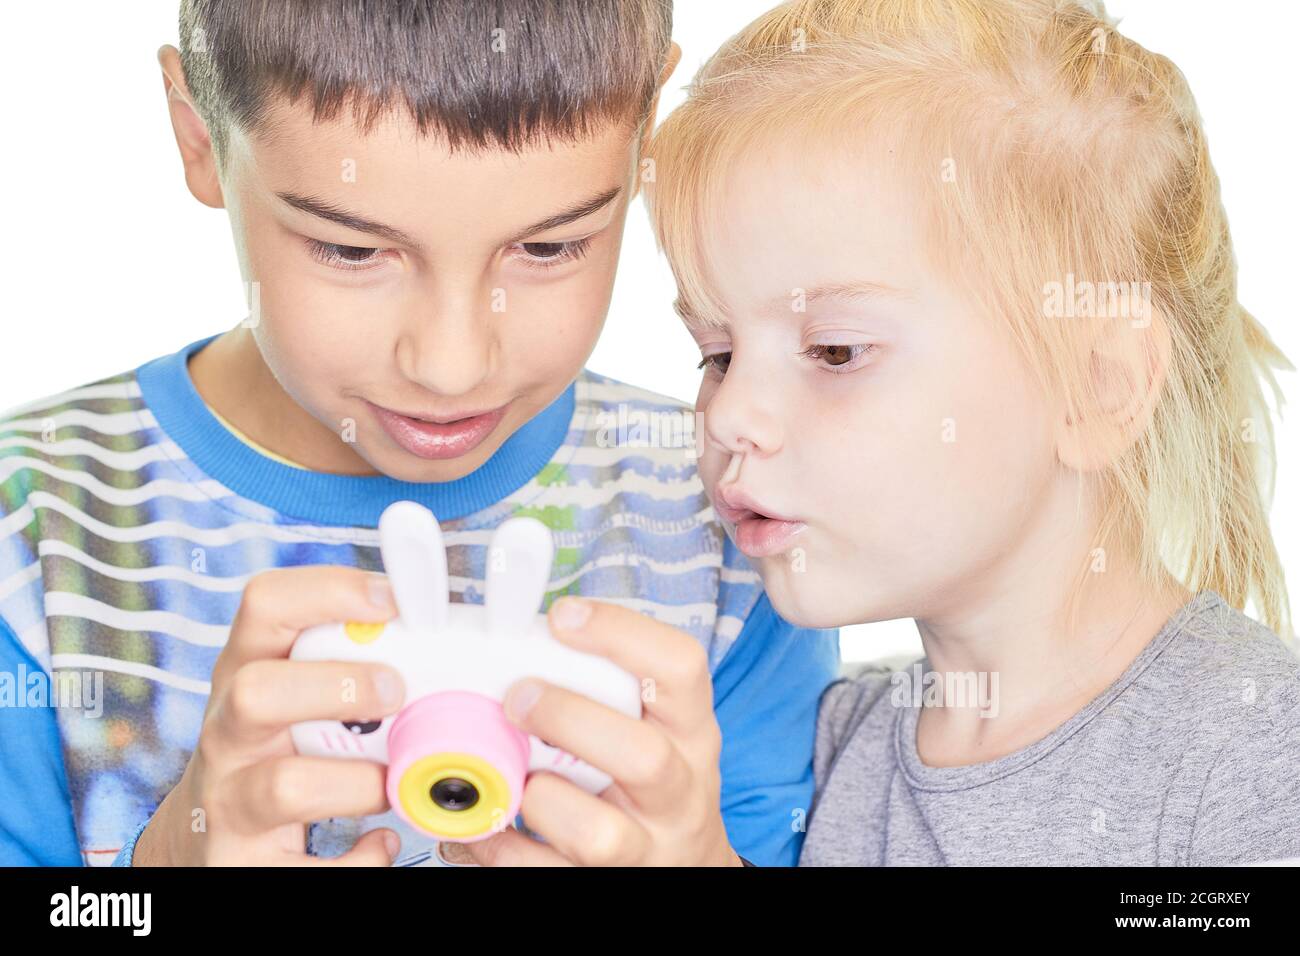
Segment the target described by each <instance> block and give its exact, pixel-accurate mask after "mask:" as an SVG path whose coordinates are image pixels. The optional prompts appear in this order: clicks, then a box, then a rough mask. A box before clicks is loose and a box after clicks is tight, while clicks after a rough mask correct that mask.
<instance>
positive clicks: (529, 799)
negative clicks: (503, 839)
mask: <svg viewBox="0 0 1300 956" xmlns="http://www.w3.org/2000/svg"><path fill="white" fill-rule="evenodd" d="M519 809H520V812H521V813H523V815H524V819H525V820H526V821H528V828H529V829H530V830H532V831H533V832H535V833H537V834H538V835H539V836H541V837H542V838H543V839H544V840H546V842H547V844H548V845H549V846H550V847H553V848H554V849H555V851H558V852H559V853H560V854H561V855H562V856H564V857H565V858H566V859H569V860H573V861H574V862H575V863H578V864H579V865H581V866H626V865H628V864H629V862H631V861H636V860H641V859H643V858H644V855H645V853H646V851H647V850H648V848H649V846H650V834H648V833H647V832H646V831H645V829H644V828H643V827H642V826H641V824H640V823H638V822H637V821H636V820H635V819H634V818H633V817H631V816H630V815H628V814H627V813H625V812H624V811H623V810H620V809H619V808H618V807H616V806H614V805H613V804H610V803H608V802H606V801H605V800H602V799H600V797H597V796H593V795H592V794H590V793H588V792H587V791H585V790H583V789H582V788H581V787H579V786H577V785H576V784H574V783H571V782H570V781H568V780H565V779H564V778H562V777H559V776H557V775H555V774H552V773H539V774H535V775H534V776H532V777H530V778H529V780H528V785H527V787H525V788H524V799H523V802H522V804H521V805H520V808H519ZM530 842H532V841H530Z"/></svg>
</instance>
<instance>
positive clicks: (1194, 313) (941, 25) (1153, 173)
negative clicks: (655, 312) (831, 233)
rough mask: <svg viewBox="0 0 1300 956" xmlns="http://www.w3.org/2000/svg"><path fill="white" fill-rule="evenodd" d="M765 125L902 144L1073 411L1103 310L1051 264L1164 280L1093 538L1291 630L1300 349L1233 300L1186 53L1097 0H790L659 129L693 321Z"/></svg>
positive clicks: (931, 201) (662, 239)
mask: <svg viewBox="0 0 1300 956" xmlns="http://www.w3.org/2000/svg"><path fill="white" fill-rule="evenodd" d="M868 129H870V136H868V134H867V130H868ZM795 136H799V137H801V138H800V139H797V140H793V139H792V137H795ZM764 137H768V139H767V140H766V142H768V143H770V142H771V141H772V138H776V137H781V138H784V139H785V140H786V141H792V142H795V143H796V144H798V146H799V148H820V149H826V148H827V147H829V150H830V152H832V153H835V154H840V155H843V154H846V153H849V151H850V150H857V151H858V152H857V153H856V155H857V156H858V157H861V159H860V162H861V163H862V165H863V166H864V167H865V166H866V163H867V161H866V159H865V157H866V154H867V153H868V152H870V153H871V162H880V163H882V164H885V165H887V166H888V168H889V170H890V171H891V172H892V173H893V174H894V175H895V176H897V177H898V178H899V180H900V182H901V184H902V185H904V186H905V187H907V188H910V190H911V192H912V195H913V196H914V197H916V198H917V199H918V200H919V201H920V204H921V205H920V209H919V215H920V217H921V221H922V222H923V223H924V224H925V225H926V226H927V229H926V242H927V246H926V252H927V253H928V254H929V255H930V256H931V258H932V260H933V261H934V262H935V263H936V264H938V265H940V266H942V267H943V268H945V269H946V270H947V272H948V274H949V275H950V276H952V277H954V278H955V279H957V280H958V281H959V282H960V284H961V286H962V288H963V291H964V292H967V293H969V294H970V295H972V296H974V297H975V300H976V304H977V306H978V307H979V308H980V309H981V311H982V312H984V313H986V314H988V315H996V316H999V317H1003V318H1004V319H1005V321H1006V323H1007V325H1008V328H1009V332H1010V334H1011V335H1012V336H1013V337H1014V340H1015V341H1016V343H1017V344H1018V345H1019V346H1020V348H1021V350H1022V352H1023V354H1024V355H1025V356H1026V358H1027V360H1028V365H1029V366H1030V368H1031V369H1032V370H1033V373H1034V374H1035V375H1036V376H1037V378H1038V380H1039V382H1040V384H1041V385H1042V386H1043V387H1044V388H1045V389H1048V390H1049V392H1050V394H1054V395H1058V396H1061V397H1062V398H1063V399H1064V401H1065V402H1066V407H1067V409H1068V410H1070V414H1071V415H1072V416H1073V415H1075V414H1078V413H1082V415H1083V417H1084V418H1085V419H1086V417H1087V413H1086V411H1083V410H1086V409H1088V408H1095V407H1097V406H1096V404H1095V403H1096V402H1097V401H1098V400H1099V396H1098V395H1097V393H1096V388H1097V387H1098V386H1097V385H1096V383H1095V379H1096V375H1095V374H1092V373H1091V372H1090V371H1089V368H1088V363H1087V362H1086V361H1080V356H1087V355H1088V354H1089V349H1090V346H1089V343H1090V342H1091V340H1092V339H1091V334H1092V333H1090V332H1089V326H1088V324H1087V323H1083V322H1075V321H1069V320H1062V319H1056V320H1053V321H1045V320H1044V315H1045V314H1046V313H1045V309H1044V305H1045V296H1046V295H1047V290H1048V286H1047V283H1048V282H1049V281H1052V280H1055V281H1058V282H1067V281H1070V282H1073V281H1075V279H1074V277H1077V278H1078V279H1086V280H1090V281H1092V282H1093V284H1094V285H1095V286H1099V287H1100V288H1101V290H1102V292H1101V295H1100V299H1099V300H1098V302H1097V303H1095V304H1094V307H1096V306H1097V305H1100V304H1101V303H1103V302H1108V303H1109V304H1110V306H1109V307H1112V308H1113V307H1114V306H1115V305H1116V304H1117V303H1119V302H1121V301H1126V300H1123V297H1122V296H1120V295H1116V294H1115V293H1116V290H1118V291H1120V292H1122V291H1124V290H1128V291H1133V290H1139V289H1141V290H1148V291H1147V292H1146V293H1144V295H1149V301H1150V304H1151V305H1152V306H1154V308H1155V309H1156V310H1158V312H1159V313H1160V314H1161V315H1163V317H1164V319H1165V324H1166V325H1167V326H1168V330H1169V334H1170V339H1171V341H1170V355H1169V361H1168V367H1167V369H1166V372H1165V379H1164V384H1163V391H1162V394H1161V395H1160V397H1159V400H1158V402H1157V404H1156V406H1155V408H1154V410H1153V412H1152V415H1151V420H1150V422H1149V424H1148V426H1147V427H1146V428H1145V430H1144V432H1143V433H1142V434H1141V435H1140V436H1139V437H1137V439H1136V441H1135V442H1134V444H1132V445H1131V446H1130V447H1129V448H1128V449H1127V451H1125V452H1124V453H1123V454H1122V455H1120V456H1119V457H1118V458H1117V459H1115V460H1113V461H1112V462H1111V463H1110V464H1109V466H1108V467H1107V468H1106V469H1105V471H1104V472H1103V473H1102V474H1099V475H1098V476H1097V480H1098V482H1099V487H1100V489H1101V491H1102V494H1101V495H1100V501H1101V502H1102V509H1103V510H1102V520H1101V526H1100V531H1099V534H1098V540H1097V547H1099V548H1102V549H1106V548H1110V547H1112V546H1116V547H1124V548H1127V549H1132V551H1133V553H1134V554H1135V556H1136V557H1137V558H1138V560H1139V564H1140V568H1141V573H1142V574H1143V575H1144V576H1145V577H1147V579H1148V580H1149V581H1151V582H1152V583H1153V584H1154V583H1156V582H1158V581H1159V580H1160V579H1161V578H1162V577H1163V575H1164V573H1165V571H1166V570H1168V572H1170V573H1172V574H1173V575H1174V576H1175V577H1177V578H1178V579H1179V580H1180V581H1181V583H1182V584H1183V585H1184V586H1185V587H1187V588H1189V589H1191V590H1193V591H1198V590H1201V589H1206V588H1208V589H1213V590H1215V591H1217V592H1219V593H1220V594H1221V595H1222V596H1223V597H1224V598H1225V599H1226V600H1227V601H1228V602H1229V603H1231V604H1232V605H1234V606H1235V607H1238V608H1244V607H1245V605H1246V602H1247V601H1248V600H1253V602H1254V604H1255V606H1256V608H1257V609H1258V614H1259V615H1260V617H1261V618H1262V620H1263V621H1264V622H1265V623H1266V624H1268V625H1269V627H1271V628H1272V629H1273V630H1274V631H1277V632H1278V633H1280V634H1284V635H1288V634H1289V633H1290V615H1289V607H1288V601H1287V595H1286V588H1285V583H1284V577H1283V572H1282V568H1281V565H1280V562H1279V560H1278V555H1277V551H1276V549H1275V548H1274V544H1273V539H1272V536H1271V534H1270V532H1269V527H1268V518H1267V504H1266V502H1267V500H1268V498H1269V497H1270V496H1271V493H1272V476H1273V469H1274V460H1273V431H1272V422H1271V417H1270V410H1269V406H1268V403H1267V401H1266V398H1265V394H1264V389H1263V388H1262V385H1263V384H1264V383H1267V384H1268V385H1269V387H1270V389H1271V390H1272V391H1273V393H1274V396H1275V399H1276V401H1277V403H1278V404H1279V406H1280V402H1281V395H1280V393H1279V392H1278V389H1277V384H1276V381H1275V380H1274V377H1273V371H1272V370H1273V368H1290V365H1289V364H1288V363H1287V360H1286V358H1285V356H1284V355H1282V353H1281V352H1280V351H1279V350H1278V348H1277V347H1276V346H1275V345H1274V344H1273V342H1272V341H1271V340H1270V339H1269V337H1268V334H1267V333H1266V332H1265V330H1264V329H1263V328H1262V327H1261V326H1260V325H1259V323H1258V322H1256V320H1255V319H1254V318H1253V317H1252V316H1251V315H1250V313H1248V312H1247V311H1246V310H1245V309H1244V308H1243V307H1242V306H1241V304H1240V303H1239V302H1238V301H1237V285H1236V263H1235V260H1234V257H1233V251H1232V245H1231V241H1230V238H1229V233H1228V223H1227V218H1226V215H1225V213H1224V209H1223V205H1222V203H1221V201H1220V198H1219V182H1218V178H1217V176H1216V174H1215V172H1214V169H1213V167H1212V166H1211V165H1210V157H1209V153H1208V150H1207V146H1206V137H1205V132H1204V129H1203V127H1202V123H1201V119H1200V117H1199V115H1198V112H1197V109H1196V105H1195V103H1194V101H1193V99H1192V95H1191V92H1190V90H1189V89H1188V85H1187V81H1186V79H1185V78H1184V77H1183V75H1182V73H1181V72H1180V71H1179V70H1178V68H1177V67H1176V66H1175V65H1174V64H1173V63H1172V62H1170V61H1169V60H1168V59H1166V58H1165V57H1163V56H1160V55H1158V54H1155V53H1151V52H1149V51H1148V50H1145V49H1143V48H1142V47H1141V46H1139V45H1138V44H1137V43H1134V42H1133V41H1131V40H1129V39H1127V38H1125V37H1123V36H1121V35H1120V34H1119V33H1117V32H1116V31H1115V29H1114V22H1113V21H1112V20H1111V19H1110V18H1109V17H1108V16H1107V14H1106V12H1105V10H1104V8H1103V6H1102V4H1101V3H1100V2H1087V0H795V2H790V3H786V4H784V5H782V6H780V7H777V8H776V9H774V10H772V11H770V12H769V13H767V14H766V15H764V16H763V17H761V18H760V19H759V20H757V21H756V22H754V23H753V24H751V25H750V26H749V27H748V28H746V29H745V30H744V31H742V32H741V33H739V34H738V35H737V36H735V37H733V38H732V39H731V40H730V41H728V42H727V43H726V44H725V45H724V46H723V47H722V49H720V50H719V51H718V52H717V53H716V54H715V55H714V56H713V57H712V58H711V59H710V60H709V61H708V62H707V63H706V64H705V65H704V67H703V68H702V69H701V70H700V72H699V74H698V75H697V77H696V78H695V80H694V82H693V84H692V85H691V88H690V91H689V97H688V100H687V102H686V103H685V104H684V105H683V106H682V107H680V108H679V109H678V110H676V111H675V112H674V113H673V114H672V115H671V116H669V117H668V118H667V119H666V120H665V121H664V123H663V125H662V126H661V127H660V129H659V130H658V131H657V133H656V135H655V138H654V142H653V145H652V147H651V149H650V152H649V155H650V157H652V159H653V161H654V167H653V176H651V177H647V178H648V179H650V180H651V181H650V182H648V183H647V185H646V192H647V198H648V202H649V206H650V211H651V218H652V221H653V223H654V227H655V232H656V236H657V238H658V241H659V244H660V247H661V248H662V249H663V250H664V251H665V252H666V253H667V255H668V258H669V261H670V263H671V264H672V267H673V271H674V274H675V276H676V278H677V282H678V287H679V294H680V298H679V308H681V309H686V310H689V311H690V312H691V313H692V314H693V315H694V316H695V317H696V318H697V319H699V320H702V321H705V322H708V321H710V319H716V318H719V317H720V316H721V314H722V311H721V310H722V307H721V305H720V304H719V303H718V302H717V301H716V299H715V298H714V296H713V294H712V292H711V288H712V285H713V284H712V283H711V282H710V263H709V259H708V253H707V245H706V242H705V240H704V237H706V236H707V235H708V230H709V229H710V227H711V216H712V215H713V213H714V211H715V209H716V204H717V201H718V198H719V196H720V195H721V194H722V190H723V189H724V187H725V185H726V182H727V175H728V167H729V166H730V165H731V164H732V163H733V162H734V161H736V160H737V159H738V158H739V157H740V155H741V153H742V151H745V150H751V151H753V150H759V149H762V148H763V145H764ZM876 147H878V148H876ZM849 155H850V156H852V155H854V154H852V153H850V154H849ZM773 188H774V189H779V188H780V184H779V183H774V184H773ZM1111 283H1115V284H1114V285H1111ZM1148 283H1149V285H1148ZM1106 290H1110V292H1109V294H1108V293H1107V291H1106ZM1137 304H1140V303H1137ZM1105 553H1106V552H1105V551H1104V550H1103V551H1102V552H1100V554H1103V555H1104V554H1105ZM1087 570H1088V569H1082V570H1081V572H1080V577H1081V581H1082V578H1083V577H1085V576H1086V574H1087Z"/></svg>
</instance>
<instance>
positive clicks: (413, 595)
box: [379, 501, 448, 629]
mask: <svg viewBox="0 0 1300 956" xmlns="http://www.w3.org/2000/svg"><path fill="white" fill-rule="evenodd" d="M379 550H380V553H381V554H382V555H383V558H384V572H385V573H386V574H387V575H388V580H389V582H391V583H392V585H393V598H394V599H395V600H396V601H397V614H398V617H400V618H401V620H402V623H403V624H405V625H407V626H408V627H412V628H417V629H433V628H438V627H442V626H443V625H444V624H446V623H447V603H448V597H447V594H448V591H447V551H446V548H445V547H444V546H443V543H442V530H441V529H440V528H439V527H438V519H437V518H435V517H434V516H433V512H432V511H430V510H429V509H428V508H425V507H424V506H423V505H419V504H416V503H415V502H414V501H397V502H394V503H393V504H391V505H389V506H388V507H387V508H385V509H384V513H383V514H382V515H380V517H379Z"/></svg>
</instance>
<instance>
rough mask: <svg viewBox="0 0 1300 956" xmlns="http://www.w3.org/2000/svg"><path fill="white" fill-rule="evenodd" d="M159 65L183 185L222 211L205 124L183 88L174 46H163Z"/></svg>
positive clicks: (205, 202)
mask: <svg viewBox="0 0 1300 956" xmlns="http://www.w3.org/2000/svg"><path fill="white" fill-rule="evenodd" d="M158 65H159V66H160V67H162V75H163V77H162V78H163V90H164V92H166V94H167V112H168V113H169V114H170V115H171V121H172V132H173V133H175V135H176V146H177V148H178V149H179V150H180V152H181V164H182V165H183V166H184V167H185V184H186V185H187V186H188V187H189V189H190V192H191V193H192V194H193V196H194V198H195V199H197V200H198V201H199V202H201V203H203V204H204V205H205V206H211V207H212V208H213V209H223V208H225V205H226V202H225V198H224V197H223V196H222V194H221V179H220V177H219V176H218V175H217V162H216V157H215V156H213V154H212V139H211V137H209V135H208V127H207V124H206V123H204V122H203V118H202V117H201V116H199V112H198V110H196V109H195V108H194V101H193V100H192V99H191V98H190V91H189V87H188V86H187V85H186V84H185V71H184V70H182V69H181V54H180V51H179V50H177V49H176V47H174V46H164V47H163V48H162V49H160V50H159V51H158Z"/></svg>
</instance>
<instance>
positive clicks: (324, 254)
mask: <svg viewBox="0 0 1300 956" xmlns="http://www.w3.org/2000/svg"><path fill="white" fill-rule="evenodd" d="M307 248H308V249H310V250H311V254H312V255H313V256H315V257H316V258H317V259H319V260H320V261H321V262H323V263H325V264H326V265H327V266H333V267H334V268H336V269H365V268H367V267H369V266H370V265H371V264H372V263H374V262H376V261H377V260H378V259H379V254H380V253H381V252H383V251H384V250H383V249H376V248H372V247H370V246H343V245H339V244H338V243H337V242H321V241H320V240H318V239H308V240H307Z"/></svg>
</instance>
